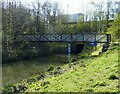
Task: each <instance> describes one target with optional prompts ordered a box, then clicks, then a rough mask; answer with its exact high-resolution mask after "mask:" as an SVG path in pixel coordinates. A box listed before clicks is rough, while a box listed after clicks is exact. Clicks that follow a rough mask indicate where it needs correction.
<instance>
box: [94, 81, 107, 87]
mask: <svg viewBox="0 0 120 94" xmlns="http://www.w3.org/2000/svg"><path fill="white" fill-rule="evenodd" d="M92 86H93V87H96V86H106V82H97V83H95V84H93V85H92Z"/></svg>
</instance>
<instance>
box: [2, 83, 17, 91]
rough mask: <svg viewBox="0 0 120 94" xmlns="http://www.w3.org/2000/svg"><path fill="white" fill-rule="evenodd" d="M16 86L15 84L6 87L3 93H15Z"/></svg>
mask: <svg viewBox="0 0 120 94" xmlns="http://www.w3.org/2000/svg"><path fill="white" fill-rule="evenodd" d="M14 87H15V86H14V85H13V84H8V85H6V86H5V87H4V89H3V90H2V92H3V93H12V92H15V89H14Z"/></svg>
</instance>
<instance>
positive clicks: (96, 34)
mask: <svg viewBox="0 0 120 94" xmlns="http://www.w3.org/2000/svg"><path fill="white" fill-rule="evenodd" d="M94 36H95V42H97V34H94Z"/></svg>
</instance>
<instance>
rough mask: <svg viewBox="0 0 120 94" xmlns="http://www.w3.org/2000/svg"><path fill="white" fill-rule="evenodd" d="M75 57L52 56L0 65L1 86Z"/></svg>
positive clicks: (62, 63) (59, 64)
mask: <svg viewBox="0 0 120 94" xmlns="http://www.w3.org/2000/svg"><path fill="white" fill-rule="evenodd" d="M72 57H76V56H75V55H52V56H49V57H43V58H37V59H34V60H26V61H25V60H24V61H17V62H12V63H10V64H4V65H2V85H3V86H5V85H6V84H8V83H16V82H19V81H21V80H22V79H25V78H27V77H29V76H30V75H32V74H37V73H40V72H42V71H44V70H45V69H46V68H47V67H48V66H49V65H51V64H52V65H54V66H61V65H64V62H65V61H67V60H68V59H70V58H72Z"/></svg>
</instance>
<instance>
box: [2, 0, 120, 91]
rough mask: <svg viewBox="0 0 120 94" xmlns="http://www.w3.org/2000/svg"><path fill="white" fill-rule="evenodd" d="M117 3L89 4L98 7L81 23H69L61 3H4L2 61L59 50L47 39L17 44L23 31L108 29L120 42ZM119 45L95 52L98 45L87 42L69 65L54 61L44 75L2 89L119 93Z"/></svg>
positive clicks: (67, 31)
mask: <svg viewBox="0 0 120 94" xmlns="http://www.w3.org/2000/svg"><path fill="white" fill-rule="evenodd" d="M118 3H119V2H107V3H106V6H107V7H106V8H104V6H105V5H104V3H100V4H95V3H94V2H91V4H92V6H94V8H93V10H91V11H87V12H88V14H89V15H85V16H82V17H81V18H80V20H79V21H78V23H77V24H67V21H68V14H64V12H63V9H61V7H60V4H59V3H58V2H55V3H52V2H49V1H45V2H43V3H41V2H40V1H39V0H38V2H34V3H32V4H28V6H24V4H22V3H21V2H18V3H17V2H2V12H3V14H2V19H3V22H2V29H3V34H2V35H3V36H2V39H3V41H2V44H3V49H2V53H3V63H4V62H10V61H15V60H21V59H31V58H35V57H38V56H44V55H48V54H49V53H50V52H57V51H56V49H54V50H53V51H50V50H51V49H50V47H49V46H48V44H47V43H37V44H35V43H30V42H28V41H22V42H20V43H19V42H17V40H18V39H19V35H20V34H42V33H65V34H67V33H70V34H71V33H74V34H76V33H106V34H112V41H113V42H119V41H120V40H119V39H118V37H119V31H120V13H119V12H116V11H117V10H118V7H117V4H118ZM114 5H115V7H114ZM31 8H32V9H31ZM87 12H86V14H87ZM110 18H113V20H111V19H110ZM63 21H65V22H66V24H63ZM118 46H119V44H118V43H117V44H114V43H111V44H110V48H109V49H108V51H107V52H106V53H103V54H100V55H94V56H91V54H92V51H93V50H95V49H93V48H94V47H90V46H89V45H88V44H87V45H86V48H85V51H84V52H83V53H81V54H79V55H78V59H76V58H72V59H71V60H70V62H69V63H68V64H65V65H64V66H59V67H57V68H56V67H55V66H53V65H50V66H49V67H48V69H47V70H46V71H45V72H43V73H41V74H37V75H33V76H31V77H29V78H27V79H24V80H22V81H21V82H19V83H13V84H8V85H7V86H5V87H4V88H3V93H20V92H118V88H119V87H120V86H119V85H118V80H119V79H118V78H119V76H118V67H119V64H118Z"/></svg>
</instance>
